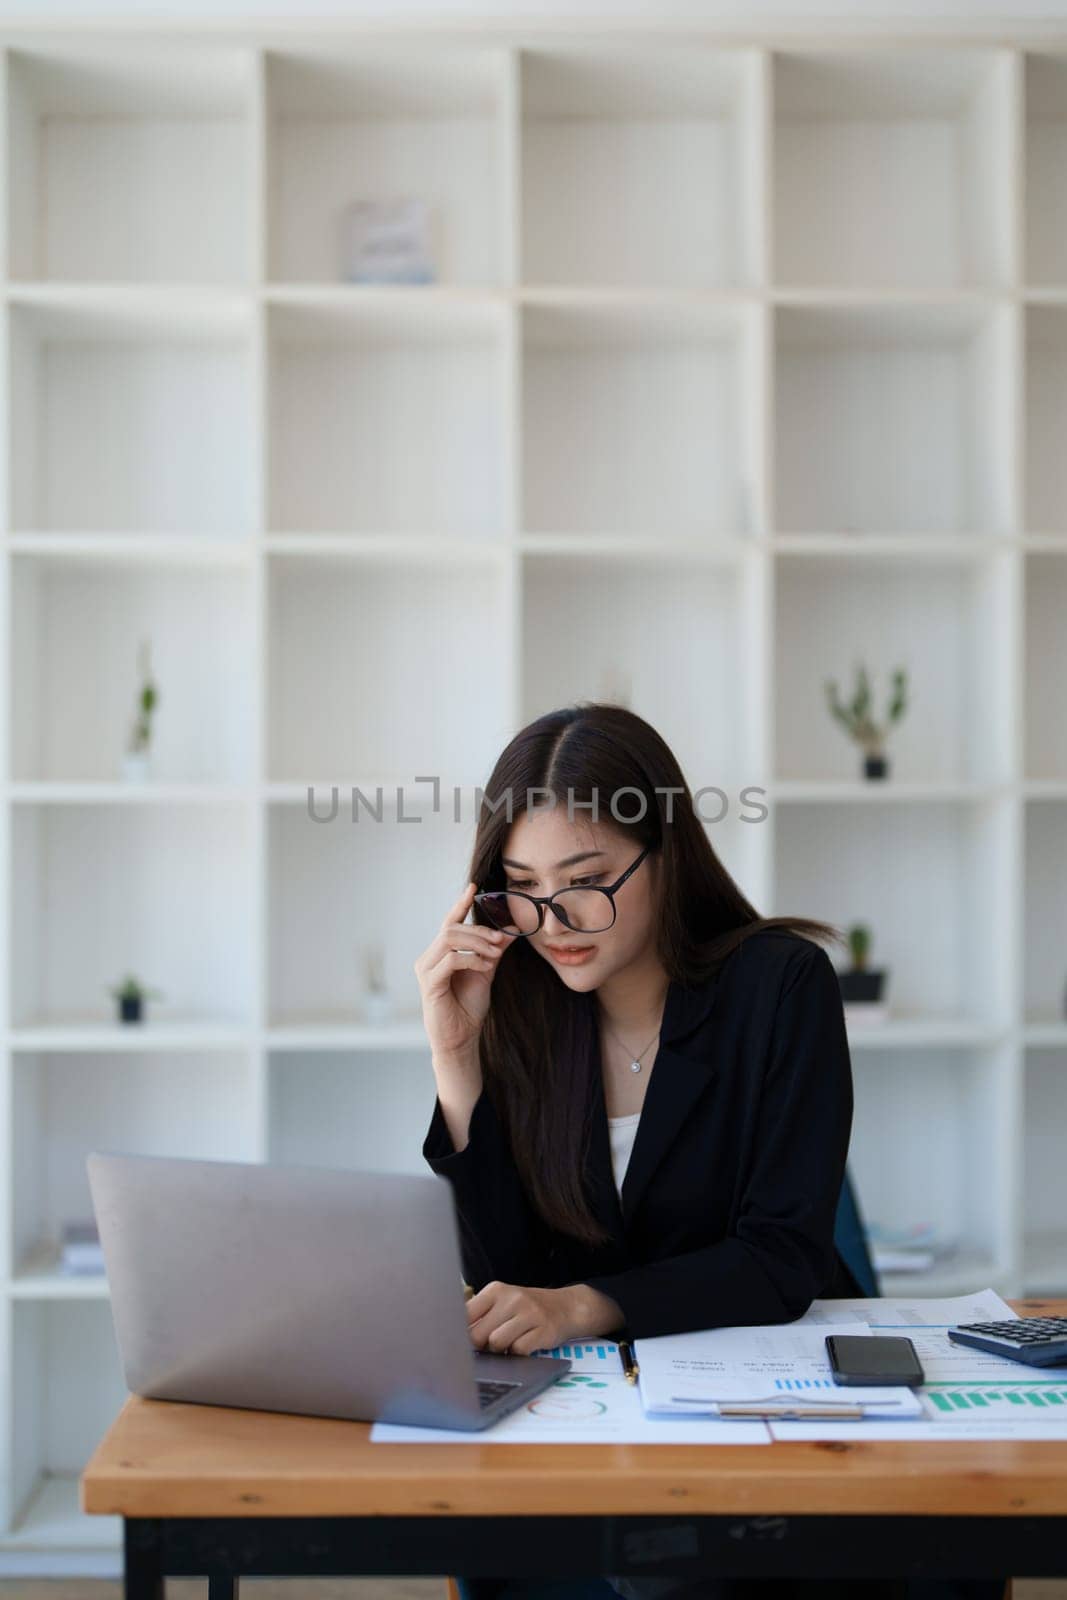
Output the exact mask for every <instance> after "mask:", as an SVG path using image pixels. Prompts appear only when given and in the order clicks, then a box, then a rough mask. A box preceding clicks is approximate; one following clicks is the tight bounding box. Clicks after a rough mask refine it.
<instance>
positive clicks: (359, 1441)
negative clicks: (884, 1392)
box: [81, 1300, 1067, 1600]
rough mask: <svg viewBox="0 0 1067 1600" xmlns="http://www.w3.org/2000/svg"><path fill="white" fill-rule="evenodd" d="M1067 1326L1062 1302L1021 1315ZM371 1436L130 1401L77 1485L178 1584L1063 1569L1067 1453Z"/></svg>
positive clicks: (229, 1590) (139, 1568) (149, 1582)
mask: <svg viewBox="0 0 1067 1600" xmlns="http://www.w3.org/2000/svg"><path fill="white" fill-rule="evenodd" d="M1013 1304H1014V1306H1015V1309H1016V1310H1018V1311H1019V1312H1020V1313H1021V1314H1022V1315H1024V1316H1025V1315H1027V1314H1031V1315H1037V1314H1041V1313H1044V1314H1046V1315H1059V1316H1062V1315H1067V1300H1019V1301H1014V1302H1013ZM369 1432H370V1424H369V1423H363V1422H340V1421H333V1420H330V1419H325V1418H318V1417H300V1416H292V1415H283V1414H278V1413H273V1412H258V1411H248V1410H231V1409H226V1408H221V1407H216V1406H197V1405H184V1404H179V1403H178V1402H175V1401H160V1400H142V1399H139V1398H137V1397H134V1396H131V1397H130V1399H129V1400H127V1402H126V1404H125V1405H124V1406H123V1408H122V1411H121V1412H120V1413H119V1415H118V1417H117V1418H116V1420H115V1422H114V1423H113V1425H112V1427H111V1428H110V1430H109V1431H108V1433H107V1435H106V1437H105V1438H104V1439H103V1440H102V1442H101V1443H100V1445H99V1446H98V1448H97V1450H96V1451H95V1453H94V1455H93V1457H92V1460H91V1461H90V1462H89V1464H88V1466H87V1467H86V1469H85V1472H84V1473H83V1475H82V1480H81V1498H82V1506H83V1508H84V1509H85V1510H86V1511H89V1512H100V1513H104V1514H107V1515H115V1514H118V1515H120V1516H121V1517H123V1518H124V1519H125V1571H126V1595H127V1597H128V1600H161V1596H162V1595H163V1592H164V1590H163V1581H164V1577H166V1576H173V1577H184V1576H203V1575H207V1576H208V1577H209V1579H210V1584H209V1594H210V1596H211V1600H222V1597H226V1600H231V1597H232V1596H234V1595H235V1594H236V1579H238V1578H239V1577H242V1576H245V1577H256V1576H267V1575H273V1576H279V1577H281V1576H297V1575H300V1576H308V1577H313V1576H314V1577H320V1576H326V1575H346V1576H371V1575H380V1576H402V1575H406V1576H415V1575H419V1574H423V1575H444V1574H448V1573H456V1572H459V1573H464V1574H468V1575H470V1576H486V1577H491V1576H494V1575H498V1574H503V1573H508V1574H513V1573H521V1574H523V1575H524V1576H530V1577H535V1576H540V1577H563V1576H574V1575H592V1574H603V1573H608V1572H610V1573H613V1574H620V1573H626V1574H628V1575H631V1576H636V1575H649V1574H659V1575H663V1574H668V1573H669V1574H675V1573H678V1574H689V1575H692V1576H696V1575H698V1574H700V1573H716V1574H719V1575H722V1576H738V1577H745V1576H751V1577H784V1576H793V1577H823V1578H853V1579H855V1578H860V1577H880V1578H888V1577H927V1576H930V1577H938V1576H940V1577H948V1576H956V1577H969V1578H995V1577H1000V1576H1002V1577H1004V1578H1007V1577H1008V1576H1010V1575H1014V1576H1016V1577H1021V1576H1027V1577H1061V1576H1064V1575H1067V1440H1064V1441H1055V1440H1049V1441H1047V1442H1044V1441H1042V1442H1037V1443H1027V1442H1021V1441H1020V1442H1005V1441H1000V1440H997V1441H992V1440H991V1441H988V1442H984V1443H966V1442H962V1441H946V1442H945V1443H943V1444H937V1443H925V1442H922V1443H909V1442H907V1441H904V1440H901V1441H899V1442H889V1443H881V1442H877V1441H870V1442H868V1443H864V1442H863V1441H860V1440H857V1441H856V1442H854V1443H853V1442H847V1443H836V1442H834V1443H802V1442H799V1441H796V1442H789V1443H783V1442H776V1443H774V1444H771V1445H765V1446H757V1447H752V1446H750V1445H749V1446H746V1445H734V1446H730V1445H711V1446H707V1445H659V1444H657V1445H584V1444H583V1445H501V1444H483V1445H478V1444H426V1445H423V1444H418V1445H415V1444H412V1445H406V1444H371V1443H370V1440H369V1438H368V1435H369Z"/></svg>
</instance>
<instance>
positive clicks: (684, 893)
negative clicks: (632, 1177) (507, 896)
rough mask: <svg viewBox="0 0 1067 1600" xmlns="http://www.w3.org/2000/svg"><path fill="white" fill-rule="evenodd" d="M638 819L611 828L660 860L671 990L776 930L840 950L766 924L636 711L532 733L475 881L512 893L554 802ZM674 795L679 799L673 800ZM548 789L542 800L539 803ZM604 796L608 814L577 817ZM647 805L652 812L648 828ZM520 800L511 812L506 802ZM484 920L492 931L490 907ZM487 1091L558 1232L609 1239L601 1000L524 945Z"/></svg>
mask: <svg viewBox="0 0 1067 1600" xmlns="http://www.w3.org/2000/svg"><path fill="white" fill-rule="evenodd" d="M622 790H626V791H627V793H626V795H625V797H621V796H620V798H619V800H618V801H617V804H618V807H619V810H620V812H623V813H624V814H625V815H626V816H627V817H631V816H632V817H633V818H634V820H632V821H625V822H619V821H617V820H616V819H615V817H614V815H611V817H610V825H611V827H612V828H615V829H619V830H621V831H623V832H625V833H627V834H630V835H632V837H633V838H634V841H635V845H641V846H644V845H651V846H652V847H653V849H658V850H659V851H660V852H661V861H660V879H661V885H662V890H661V894H660V903H659V911H658V918H657V927H656V936H657V950H658V956H659V960H660V961H661V962H662V964H663V966H664V968H665V969H666V971H667V974H668V976H669V977H670V978H671V979H674V980H678V981H680V982H681V983H682V984H683V985H685V986H687V987H688V986H691V985H698V984H700V983H702V982H705V981H706V980H707V979H708V978H710V977H711V976H713V975H714V973H715V972H716V971H717V970H718V968H719V967H720V966H721V965H722V963H723V962H724V961H725V960H726V958H727V957H728V956H729V955H730V954H731V953H732V952H733V951H734V950H735V949H736V948H737V946H738V945H739V944H741V943H742V942H743V940H745V939H746V938H748V937H750V936H751V935H752V934H753V933H756V932H758V931H759V930H760V929H763V928H785V929H787V930H789V931H790V932H792V933H798V934H801V935H803V936H805V937H807V938H811V939H816V940H827V941H841V939H842V935H841V932H840V930H839V929H838V928H836V927H833V926H832V925H831V924H829V923H825V922H816V921H813V920H811V919H810V918H806V917H761V916H760V915H759V914H758V912H757V911H756V910H755V908H754V907H753V906H752V905H751V904H750V903H749V901H748V900H746V899H745V896H744V895H743V894H742V893H741V890H740V889H739V888H738V886H737V884H736V883H735V882H734V880H733V878H732V877H731V876H730V874H729V873H728V872H727V870H726V868H725V867H724V866H723V864H722V862H721V861H720V860H719V858H718V856H717V855H716V853H715V851H714V849H713V848H712V845H711V842H710V840H709V839H708V836H707V833H706V831H705V827H704V823H703V821H702V820H701V818H700V817H699V816H698V815H697V814H696V811H695V809H694V805H693V800H692V796H691V794H690V791H689V787H688V785H687V784H686V781H685V779H684V777H683V776H682V771H681V768H680V767H679V765H678V762H677V760H676V759H675V757H674V755H673V753H672V751H671V750H670V748H669V746H668V745H667V744H666V742H665V741H664V740H663V739H662V738H661V736H660V735H659V734H658V733H657V732H656V730H655V729H654V728H653V727H652V726H651V725H650V724H649V723H648V722H646V721H645V720H644V719H643V718H642V717H639V716H638V715H637V714H636V713H635V712H633V711H631V710H629V709H628V708H627V707H625V706H619V705H607V704H603V703H600V702H596V701H580V702H578V703H577V704H575V705H572V706H566V707H564V708H562V709H561V710H558V711H551V712H548V713H547V714H546V715H544V716H541V717H538V718H536V720H535V721H533V722H531V723H529V724H528V725H527V726H526V727H525V728H523V729H522V730H521V731H520V732H519V733H517V734H516V735H515V737H514V738H513V739H512V740H511V742H510V743H509V744H508V745H507V747H506V749H505V750H504V751H503V752H502V753H501V755H500V757H499V759H498V760H497V763H496V765H495V767H494V768H493V772H492V775H491V777H490V779H489V782H488V784H487V785H486V788H485V797H486V802H487V803H486V804H484V805H483V807H482V811H481V814H480V815H479V819H478V826H477V831H476V834H475V840H474V846H473V850H472V854H471V864H470V871H469V873H468V875H467V876H468V881H470V882H474V883H476V884H477V885H478V888H479V889H502V888H504V887H505V875H504V868H503V865H502V862H501V856H502V855H503V852H504V848H505V839H506V837H507V833H508V830H509V828H510V826H511V822H512V821H513V820H514V817H515V815H516V814H517V813H518V812H519V811H520V810H521V809H522V808H524V807H526V806H527V805H528V804H529V805H530V807H531V808H535V807H536V806H537V805H539V804H540V803H542V799H544V803H545V804H546V805H547V804H548V803H549V802H548V801H547V798H544V797H546V796H547V795H548V794H551V795H553V796H554V797H555V801H556V804H557V806H564V805H566V804H567V803H568V793H569V794H570V803H571V805H572V806H573V807H574V808H575V809H574V811H573V814H574V815H576V816H578V817H582V818H587V817H593V816H596V817H597V818H599V820H601V821H603V822H605V824H606V823H608V820H609V818H608V815H607V813H608V808H609V805H610V802H611V797H612V796H613V795H617V794H619V792H620V791H622ZM672 790H673V791H674V793H673V794H671V793H669V791H672ZM534 791H536V792H537V798H536V799H530V798H529V797H530V796H531V794H532V793H533V792H534ZM594 793H595V795H596V797H597V806H598V810H597V812H596V813H593V812H591V811H590V810H589V809H578V808H579V807H580V806H581V804H582V802H583V801H584V802H586V805H587V807H588V802H590V801H591V800H592V798H593V796H594ZM638 795H643V796H644V814H643V815H642V816H637V812H638V810H639V807H640V803H639V801H638V799H637V796H638ZM509 796H510V808H511V816H510V817H509V815H508V811H509V805H508V804H507V803H505V800H506V797H509ZM474 919H475V921H477V922H483V921H484V920H485V919H484V918H483V916H482V915H481V914H480V912H479V909H478V907H477V906H475V908H474ZM479 1058H480V1062H481V1069H482V1076H483V1080H484V1083H485V1086H486V1092H487V1093H488V1095H489V1097H490V1099H491V1100H492V1102H493V1106H494V1109H495V1110H496V1112H497V1115H498V1117H499V1118H500V1120H501V1122H502V1125H503V1126H504V1127H505V1129H506V1130H507V1133H508V1137H509V1140H510V1144H511V1149H512V1153H513V1157H514V1160H515V1164H516V1166H517V1168H518V1170H519V1173H520V1176H521V1179H522V1182H523V1185H524V1187H525V1188H526V1190H527V1193H528V1194H529V1196H530V1198H531V1200H532V1202H533V1204H534V1206H535V1208H536V1210H537V1211H538V1212H539V1213H540V1215H541V1217H542V1218H543V1219H544V1220H545V1222H546V1223H548V1225H549V1226H550V1227H552V1228H554V1229H557V1230H559V1231H560V1232H563V1233H567V1234H570V1235H572V1236H573V1237H575V1238H577V1239H581V1240H583V1241H584V1242H586V1243H589V1244H598V1243H601V1242H602V1241H604V1240H606V1239H607V1238H608V1237H609V1236H608V1234H607V1233H606V1232H605V1230H604V1229H603V1228H602V1227H601V1225H600V1224H599V1222H597V1220H596V1218H595V1216H594V1215H593V1213H592V1211H591V1209H590V1207H589V1204H588V1201H587V1197H586V1192H585V1188H584V1182H583V1175H584V1170H585V1160H586V1154H587V1151H588V1143H589V1136H590V1132H591V1126H592V1105H593V1093H592V1091H593V1089H594V1086H595V1080H594V1078H593V1074H594V1072H597V1071H599V1059H598V1053H597V1018H596V1002H595V991H593V992H589V993H584V994H583V993H575V992H573V991H571V990H569V989H567V987H566V986H565V985H564V984H562V983H561V982H560V980H559V979H558V978H557V977H556V975H555V974H554V973H553V972H552V970H551V969H550V967H549V966H548V963H547V962H546V961H545V960H544V958H543V957H542V956H540V955H538V954H537V952H536V951H535V950H533V949H531V948H530V946H529V943H528V941H527V940H525V939H518V940H516V941H515V946H514V948H513V949H510V950H509V951H508V953H507V956H506V959H504V960H503V961H501V963H500V965H499V967H498V969H497V972H496V975H495V977H494V978H493V989H492V999H491V1002H490V1006H489V1012H488V1015H487V1016H486V1019H485V1023H484V1025H483V1028H482V1032H481V1037H480V1040H479Z"/></svg>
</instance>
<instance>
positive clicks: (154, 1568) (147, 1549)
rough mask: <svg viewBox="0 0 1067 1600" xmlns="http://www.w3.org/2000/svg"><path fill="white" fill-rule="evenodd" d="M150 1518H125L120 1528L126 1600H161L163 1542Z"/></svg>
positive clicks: (159, 1531)
mask: <svg viewBox="0 0 1067 1600" xmlns="http://www.w3.org/2000/svg"><path fill="white" fill-rule="evenodd" d="M161 1532H162V1530H161V1529H160V1526H159V1523H158V1522H157V1521H156V1520H155V1519H154V1518H152V1517H127V1518H126V1519H125V1522H124V1524H123V1547H124V1548H123V1557H124V1559H123V1571H124V1573H125V1584H124V1593H125V1596H126V1600H164V1590H163V1541H162V1538H161Z"/></svg>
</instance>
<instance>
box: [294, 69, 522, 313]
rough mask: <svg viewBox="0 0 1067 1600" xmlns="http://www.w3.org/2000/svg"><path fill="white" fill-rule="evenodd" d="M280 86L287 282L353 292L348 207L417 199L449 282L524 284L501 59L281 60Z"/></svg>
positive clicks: (440, 273) (439, 269) (440, 275)
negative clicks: (515, 254) (519, 273)
mask: <svg viewBox="0 0 1067 1600" xmlns="http://www.w3.org/2000/svg"><path fill="white" fill-rule="evenodd" d="M266 81H267V127H268V156H267V171H268V195H269V201H268V239H269V246H268V266H269V274H268V275H269V276H270V277H271V278H272V279H273V280H275V281H280V282H294V283H295V282H306V283H337V282H341V281H342V280H343V277H344V272H345V263H344V255H343V245H342V228H343V225H344V223H343V218H344V211H345V208H346V207H347V206H348V205H349V204H351V202H352V201H353V200H356V199H360V200H394V199H397V198H403V197H406V196H418V197H419V198H420V199H421V200H423V201H424V202H425V203H426V205H427V206H428V207H429V210H430V219H429V229H430V238H431V250H432V255H433V258H434V262H435V267H436V276H437V281H440V282H445V283H466V284H488V283H496V282H499V281H500V280H502V279H505V278H507V277H508V276H510V263H509V261H508V246H507V241H508V219H509V215H510V213H509V210H508V207H509V204H510V195H509V191H508V187H507V174H508V168H507V164H506V160H505V150H506V148H507V141H506V130H507V124H506V120H505V119H506V108H507V105H508V103H509V102H508V97H507V76H506V60H505V58H504V56H503V54H502V53H501V52H500V51H496V50H493V49H490V48H484V47H479V48H473V49H467V50H463V51H455V50H452V51H450V50H445V49H439V48H436V47H431V46H429V45H427V44H426V43H425V42H423V43H421V44H416V43H414V42H408V43H406V44H405V45H404V47H403V48H402V49H400V48H397V47H394V48H392V49H381V48H380V47H376V46H375V45H374V44H372V43H368V44H366V45H363V46H357V47H354V48H353V47H346V48H341V49H338V48H337V47H336V45H330V46H328V47H327V48H322V49H311V48H309V49H304V50H281V49H279V50H276V51H271V52H270V53H269V54H268V56H267V80H266Z"/></svg>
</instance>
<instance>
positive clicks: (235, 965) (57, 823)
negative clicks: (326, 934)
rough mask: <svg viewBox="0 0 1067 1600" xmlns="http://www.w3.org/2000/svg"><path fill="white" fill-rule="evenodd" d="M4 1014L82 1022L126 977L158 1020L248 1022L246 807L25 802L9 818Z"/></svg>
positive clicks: (19, 1023) (41, 1021)
mask: <svg viewBox="0 0 1067 1600" xmlns="http://www.w3.org/2000/svg"><path fill="white" fill-rule="evenodd" d="M11 856H12V863H13V877H12V884H11V895H12V912H11V928H12V932H13V934H14V937H13V939H12V941H11V950H12V955H11V969H10V986H11V995H10V1014H11V1019H12V1023H13V1025H14V1026H16V1027H29V1026H33V1025H38V1026H47V1025H55V1026H58V1025H66V1026H68V1027H72V1028H78V1027H91V1026H93V1025H98V1024H99V1023H100V1022H101V1021H102V1020H110V1019H112V1018H113V1017H114V1015H115V1004H114V1001H113V1000H111V999H110V998H109V996H108V994H107V992H106V991H107V989H108V987H109V986H110V985H112V984H116V983H119V982H120V981H121V980H122V978H123V977H124V976H125V974H126V973H127V972H130V971H133V972H135V973H136V974H137V976H138V977H139V978H140V980H141V982H142V983H144V984H147V985H149V986H150V987H152V988H158V989H159V990H161V991H162V996H163V998H162V999H161V1000H160V1001H158V1002H149V1004H150V1005H151V1006H152V1009H153V1014H154V1016H155V1017H156V1019H157V1020H158V1021H160V1022H163V1021H173V1022H182V1021H183V1022H190V1023H192V1022H199V1023H201V1024H204V1023H215V1024H221V1023H225V1022H230V1023H233V1022H243V1021H246V1020H247V1018H248V1016H249V1009H250V1004H251V954H250V929H249V907H250V906H251V904H252V901H251V860H250V856H249V849H248V826H247V812H246V809H245V807H244V806H243V805H241V804H230V805H202V806H191V807H181V806H171V805H166V806H165V805H155V806H117V805H93V804H80V805H51V804H36V803H32V804H23V805H19V806H17V807H15V808H14V810H13V813H12V823H11Z"/></svg>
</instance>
